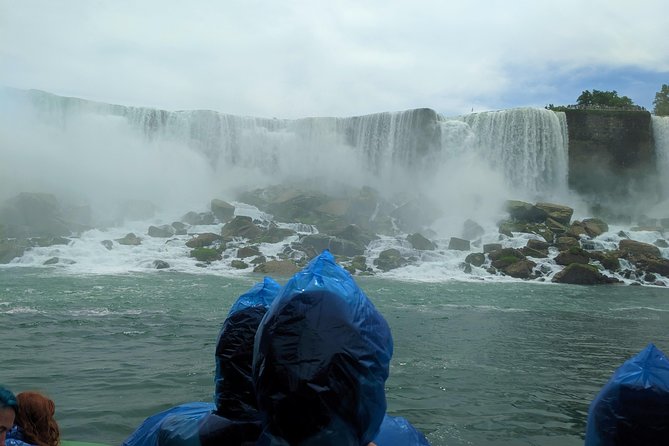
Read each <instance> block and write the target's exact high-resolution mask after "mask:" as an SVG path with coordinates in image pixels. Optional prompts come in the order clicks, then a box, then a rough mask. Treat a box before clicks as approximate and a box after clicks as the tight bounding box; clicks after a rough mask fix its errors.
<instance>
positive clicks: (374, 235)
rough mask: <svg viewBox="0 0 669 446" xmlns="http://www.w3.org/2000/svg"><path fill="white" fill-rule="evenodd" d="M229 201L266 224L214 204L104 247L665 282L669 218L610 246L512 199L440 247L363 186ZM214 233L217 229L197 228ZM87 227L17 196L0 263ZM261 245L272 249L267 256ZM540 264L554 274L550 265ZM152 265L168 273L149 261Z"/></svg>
mask: <svg viewBox="0 0 669 446" xmlns="http://www.w3.org/2000/svg"><path fill="white" fill-rule="evenodd" d="M237 201H238V202H239V203H246V204H248V205H251V206H254V207H255V208H257V209H258V210H259V211H260V212H259V215H262V216H263V217H261V218H252V217H249V216H245V215H236V213H235V210H236V208H235V206H234V205H233V204H230V203H228V202H226V201H223V200H220V199H213V200H211V202H210V206H209V210H208V211H206V212H195V211H190V212H187V213H186V214H184V215H183V216H182V218H180V219H179V221H174V222H172V223H169V224H161V225H149V226H148V227H147V228H146V231H145V232H144V233H142V234H136V233H128V234H126V235H125V236H124V237H121V238H116V239H109V240H103V241H102V242H101V243H102V245H103V246H104V247H105V248H106V249H107V250H114V249H119V247H120V246H128V245H129V246H137V245H141V244H142V243H143V240H145V239H146V238H147V237H148V238H156V239H165V240H177V242H179V243H181V240H183V243H184V244H185V247H187V248H188V251H187V252H188V255H189V256H190V257H191V258H192V261H193V262H195V264H196V265H197V266H200V267H202V268H207V267H210V266H212V265H215V264H216V262H222V261H226V262H228V263H229V265H230V267H231V268H234V269H238V270H240V271H248V272H255V273H262V274H268V275H277V276H289V275H291V274H293V273H294V272H296V271H298V270H299V269H300V268H302V267H303V266H304V265H305V264H306V262H307V261H308V260H309V259H311V258H313V257H314V256H315V255H317V254H319V253H320V252H321V251H323V250H324V249H329V250H330V251H331V252H332V253H333V254H334V255H335V256H336V258H337V261H338V262H339V263H340V264H342V265H343V266H344V267H345V268H346V269H347V270H348V271H349V272H350V273H351V274H355V275H373V274H378V273H384V272H388V271H392V270H394V269H397V268H402V267H404V266H407V265H413V264H416V262H417V261H418V260H419V258H420V256H421V255H422V254H424V253H429V252H437V251H440V250H441V251H444V250H448V251H457V252H461V253H462V256H463V261H462V262H461V263H460V265H459V268H460V269H461V270H462V271H464V272H465V273H472V272H474V271H476V270H481V269H482V270H484V271H485V272H486V273H487V274H490V275H495V276H497V275H499V276H508V277H512V278H515V279H522V280H535V281H552V282H556V283H569V284H581V285H595V284H616V283H625V282H622V281H621V279H620V278H624V279H625V280H626V283H631V284H637V285H647V286H666V285H667V284H669V258H667V254H666V253H667V252H668V251H667V250H666V248H668V247H669V242H668V241H667V239H666V237H667V236H666V235H665V234H667V233H669V217H668V218H661V219H649V218H646V219H645V220H643V221H642V222H641V223H640V224H639V225H637V226H636V227H630V232H631V231H653V232H656V233H658V234H659V237H658V238H657V239H656V240H655V241H654V242H653V243H644V242H641V241H637V240H633V239H632V238H631V237H630V234H629V233H628V232H626V231H620V232H619V233H617V234H616V236H617V239H618V240H619V242H617V243H616V246H615V248H612V247H611V243H602V242H601V240H602V237H606V234H609V225H608V224H607V222H605V221H604V220H602V219H600V218H594V217H593V218H586V219H582V220H572V217H573V213H574V210H573V209H572V208H570V207H568V206H564V205H560V204H553V203H527V202H523V201H515V200H510V201H507V202H506V203H505V213H506V218H505V219H503V220H502V221H500V222H499V223H498V225H497V227H498V231H499V235H498V237H497V239H498V240H497V241H496V242H494V243H483V241H482V236H483V235H484V229H483V228H482V227H481V226H480V225H479V224H478V223H476V222H475V221H473V220H467V221H465V223H464V225H463V229H462V231H461V233H460V234H459V237H450V238H449V239H448V244H447V247H446V246H443V243H442V244H441V245H442V246H440V244H438V243H436V241H435V240H434V238H435V237H436V234H434V233H432V232H431V231H430V230H429V229H426V228H428V227H429V224H430V223H431V222H432V221H434V220H435V219H436V218H437V217H438V215H436V213H435V212H434V211H433V209H434V208H433V207H431V206H430V205H429V203H427V202H426V201H425V200H424V199H422V198H415V197H414V198H411V199H406V200H404V201H402V202H401V203H399V204H398V203H391V202H389V201H388V200H385V199H383V198H382V197H381V195H380V194H379V193H378V192H377V191H375V190H374V189H372V188H367V187H365V188H362V189H357V190H356V189H349V190H347V191H346V193H344V194H338V195H336V196H335V195H328V194H325V193H321V192H313V191H309V189H308V188H307V187H304V186H303V185H283V186H276V187H272V188H266V189H257V190H254V191H250V192H246V193H243V194H241V195H240V196H239V197H238V200H237ZM131 208H132V209H133V210H132V212H133V213H135V214H136V215H135V216H134V217H136V218H138V219H139V218H143V217H150V216H151V215H152V213H153V212H154V211H155V209H153V206H152V205H151V204H150V203H144V204H142V203H135V204H134V205H133V206H131ZM142 214H143V215H142ZM126 217H127V214H126ZM211 225H218V226H216V227H220V231H216V232H211V231H201V230H199V228H202V227H213V226H211ZM92 228H93V226H91V216H90V210H86V209H85V208H84V209H82V208H66V207H64V206H61V205H60V203H59V201H58V199H57V198H56V197H55V196H53V195H50V194H36V193H22V194H19V195H18V196H16V197H14V198H12V199H10V200H8V201H7V202H5V203H4V204H3V205H2V206H1V207H0V263H4V264H7V263H9V262H12V261H13V260H14V259H16V258H17V257H21V256H23V255H24V254H25V253H26V252H28V251H30V250H31V249H34V248H37V247H45V246H55V245H68V244H69V243H72V241H73V240H75V239H76V238H77V237H78V235H79V234H81V233H82V232H84V231H86V230H89V229H92ZM519 234H527V242H526V245H525V246H522V247H514V246H512V244H511V243H509V240H511V239H512V238H514V237H517V236H518V235H519ZM381 237H392V238H394V239H395V240H396V241H397V243H398V244H399V245H401V246H404V247H405V248H406V249H401V250H400V249H397V248H388V249H384V250H382V251H380V252H375V253H374V255H370V253H371V251H370V250H369V246H370V245H371V244H372V243H373V242H374V241H375V240H378V239H379V238H381ZM268 246H272V249H271V250H269V251H271V252H265V251H266V247H268ZM662 250H664V252H665V254H664V256H663V251H662ZM546 261H549V262H550V264H551V265H555V266H556V267H555V268H547V267H546ZM67 262H72V260H67V259H60V258H58V257H53V258H50V259H48V260H47V261H45V262H44V265H57V264H63V263H67ZM152 267H153V268H156V269H169V268H170V267H171V266H170V264H169V263H168V262H167V261H165V260H164V259H161V258H156V259H155V260H154V261H153V263H152ZM556 269H559V270H558V271H557V272H556Z"/></svg>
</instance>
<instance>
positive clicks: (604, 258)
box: [588, 251, 620, 271]
mask: <svg viewBox="0 0 669 446" xmlns="http://www.w3.org/2000/svg"><path fill="white" fill-rule="evenodd" d="M588 254H589V255H590V258H591V259H592V260H597V261H598V262H599V263H601V264H602V266H603V267H604V268H606V269H607V270H609V271H618V270H619V269H620V260H618V255H619V254H618V253H615V252H600V251H590V252H588Z"/></svg>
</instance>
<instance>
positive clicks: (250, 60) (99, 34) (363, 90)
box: [0, 0, 669, 118]
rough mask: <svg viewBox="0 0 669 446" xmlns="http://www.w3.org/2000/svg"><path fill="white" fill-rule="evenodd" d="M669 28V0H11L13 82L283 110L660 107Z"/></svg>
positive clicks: (5, 16)
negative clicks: (624, 102)
mask: <svg viewBox="0 0 669 446" xmlns="http://www.w3.org/2000/svg"><path fill="white" fill-rule="evenodd" d="M668 36H669V9H668V8H667V3H666V0H635V1H634V2H632V1H631V0H558V1H553V0H499V1H498V0H434V1H428V0H411V1H408V0H407V1H394V0H378V1H377V0H365V1H359V0H351V1H349V0H345V1H337V0H328V1H320V0H281V1H270V0H265V1H259V0H211V1H204V0H202V1H201V0H191V1H188V2H186V1H174V0H105V1H102V0H61V1H55V0H0V85H2V86H9V87H16V88H24V89H29V88H35V89H41V90H46V91H50V92H53V93H56V94H60V95H65V96H76V97H82V98H87V99H92V100H98V101H104V102H111V103H118V104H125V105H138V106H150V107H158V108H164V109H168V110H183V109H212V110H218V111H221V112H225V113H232V114H238V115H250V116H265V117H273V116H274V117H281V118H295V117H303V116H351V115H360V114H367V113H373V112H379V111H391V110H404V109H409V108H416V107H430V108H433V109H435V110H437V111H438V112H441V113H444V114H446V115H457V114H463V113H469V112H471V111H472V110H473V111H482V110H495V109H506V108H512V107H519V106H537V107H543V106H545V105H546V104H549V103H553V104H569V103H574V102H575V100H576V98H577V97H578V95H579V94H580V93H581V92H582V91H583V90H586V89H590V90H591V89H598V90H616V91H617V92H618V93H619V94H620V95H626V96H629V97H630V98H632V100H633V101H634V102H635V103H637V104H639V105H642V106H645V107H646V108H648V109H652V101H653V98H654V96H655V92H657V91H658V90H659V89H660V87H661V85H662V84H663V83H667V84H669V37H668Z"/></svg>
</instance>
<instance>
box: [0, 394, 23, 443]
mask: <svg viewBox="0 0 669 446" xmlns="http://www.w3.org/2000/svg"><path fill="white" fill-rule="evenodd" d="M18 410H19V403H18V401H17V400H16V396H14V394H13V393H12V392H11V391H10V390H9V389H6V388H4V387H3V386H0V446H5V437H6V436H7V431H9V430H10V429H11V428H12V426H14V419H15V418H16V413H17V412H18Z"/></svg>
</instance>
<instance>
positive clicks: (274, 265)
mask: <svg viewBox="0 0 669 446" xmlns="http://www.w3.org/2000/svg"><path fill="white" fill-rule="evenodd" d="M299 270H300V267H299V266H297V265H296V264H295V262H293V261H292V260H270V261H268V262H265V263H262V264H260V265H258V266H256V267H255V268H254V269H253V272H254V273H262V274H267V275H271V276H284V277H288V276H292V275H293V274H295V273H296V272H298V271H299Z"/></svg>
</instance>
